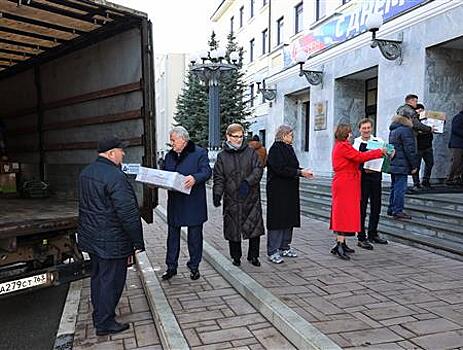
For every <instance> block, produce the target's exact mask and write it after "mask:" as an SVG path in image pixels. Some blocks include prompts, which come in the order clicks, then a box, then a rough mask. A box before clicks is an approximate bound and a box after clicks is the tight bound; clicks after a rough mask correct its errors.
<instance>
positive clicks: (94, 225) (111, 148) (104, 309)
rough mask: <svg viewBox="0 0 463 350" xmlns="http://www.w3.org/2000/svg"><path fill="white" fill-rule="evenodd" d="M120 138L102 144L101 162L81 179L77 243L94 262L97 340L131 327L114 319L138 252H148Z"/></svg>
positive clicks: (93, 290)
mask: <svg viewBox="0 0 463 350" xmlns="http://www.w3.org/2000/svg"><path fill="white" fill-rule="evenodd" d="M126 146H127V144H126V143H125V142H122V141H121V140H119V139H118V138H110V139H104V140H102V141H100V142H99V143H98V158H97V159H96V160H95V161H94V162H93V163H92V164H90V165H89V166H87V167H86V168H85V169H84V170H83V171H82V172H81V174H80V176H79V227H78V231H77V234H78V242H79V247H80V249H81V250H82V251H84V252H88V253H89V254H90V257H91V261H92V276H91V297H92V305H93V314H92V316H93V324H94V326H95V328H96V334H97V335H98V336H102V335H108V334H112V333H118V332H122V331H124V330H126V329H128V328H129V325H128V324H127V323H119V322H117V321H116V320H115V316H116V314H115V310H116V306H117V304H118V303H119V299H120V297H121V294H122V290H123V288H124V285H125V280H126V276H127V263H128V259H129V257H131V256H132V255H133V254H134V252H135V251H142V250H144V249H145V247H144V242H143V231H142V225H141V219H140V213H139V210H138V204H137V199H136V196H135V192H134V190H133V188H132V186H131V185H130V183H129V181H128V179H127V176H126V175H125V174H124V173H123V172H122V170H121V164H122V160H123V158H124V155H125V153H124V147H126Z"/></svg>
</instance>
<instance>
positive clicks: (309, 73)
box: [296, 51, 323, 85]
mask: <svg viewBox="0 0 463 350" xmlns="http://www.w3.org/2000/svg"><path fill="white" fill-rule="evenodd" d="M308 59H309V55H308V53H306V52H304V51H299V52H298V53H297V55H296V61H297V63H298V64H299V76H300V77H302V76H305V78H306V79H307V81H308V82H309V84H310V85H320V84H321V83H323V72H322V71H317V70H307V69H304V68H303V66H304V63H305V62H306V61H307V60H308Z"/></svg>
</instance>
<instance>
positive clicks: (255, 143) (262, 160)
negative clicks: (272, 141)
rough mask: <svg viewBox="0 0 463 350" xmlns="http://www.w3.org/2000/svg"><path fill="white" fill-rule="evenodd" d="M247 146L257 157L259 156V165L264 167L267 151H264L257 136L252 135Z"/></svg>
mask: <svg viewBox="0 0 463 350" xmlns="http://www.w3.org/2000/svg"><path fill="white" fill-rule="evenodd" d="M248 145H249V147H251V148H252V149H253V150H254V151H256V152H257V155H258V156H259V160H260V163H261V164H262V167H265V165H266V163H267V150H266V149H265V147H264V146H263V145H262V143H261V142H260V138H259V136H258V135H254V136H253V137H252V138H251V141H249V143H248Z"/></svg>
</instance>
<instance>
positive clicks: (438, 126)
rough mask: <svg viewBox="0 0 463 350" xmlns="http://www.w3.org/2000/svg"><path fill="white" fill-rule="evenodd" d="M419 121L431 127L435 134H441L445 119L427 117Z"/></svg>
mask: <svg viewBox="0 0 463 350" xmlns="http://www.w3.org/2000/svg"><path fill="white" fill-rule="evenodd" d="M421 122H422V123H423V124H424V125H427V126H430V127H431V128H433V132H434V133H436V134H442V133H443V132H444V124H445V120H441V119H431V118H428V119H423V120H422V121H421Z"/></svg>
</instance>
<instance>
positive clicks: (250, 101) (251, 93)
mask: <svg viewBox="0 0 463 350" xmlns="http://www.w3.org/2000/svg"><path fill="white" fill-rule="evenodd" d="M249 95H250V99H249V106H250V107H254V84H251V85H249Z"/></svg>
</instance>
